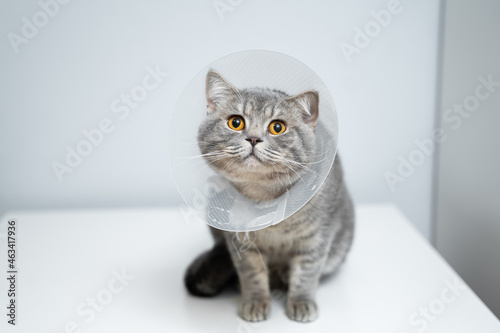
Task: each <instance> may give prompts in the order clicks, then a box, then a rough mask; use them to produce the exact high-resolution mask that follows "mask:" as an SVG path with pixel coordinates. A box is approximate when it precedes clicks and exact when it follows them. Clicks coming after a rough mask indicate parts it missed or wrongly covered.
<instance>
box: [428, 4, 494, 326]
mask: <svg viewBox="0 0 500 333" xmlns="http://www.w3.org/2000/svg"><path fill="white" fill-rule="evenodd" d="M445 13H446V17H445V29H444V31H445V35H444V52H443V55H444V60H443V88H442V107H441V110H442V115H443V116H444V115H445V114H446V113H448V117H447V118H442V120H441V126H442V127H443V128H445V129H446V130H447V133H448V139H447V140H446V141H445V142H443V144H442V145H441V146H440V154H439V161H438V165H439V169H438V180H439V181H438V196H437V199H438V205H437V233H436V236H437V237H436V245H437V248H438V250H439V251H440V252H441V254H442V255H443V256H444V257H445V258H446V260H447V261H448V262H449V263H450V264H451V265H452V266H453V268H455V270H457V272H458V273H459V274H460V275H461V276H462V277H463V278H464V280H465V281H466V282H467V283H468V284H469V285H470V286H471V287H472V288H473V289H474V291H475V292H476V293H477V294H478V295H479V297H481V299H482V300H483V301H484V302H485V303H486V305H488V306H489V307H490V308H491V310H492V311H493V312H495V314H496V315H497V316H498V317H500V288H499V287H498V283H499V281H500V256H499V254H500V243H499V239H500V206H499V203H500V176H499V170H500V149H499V145H500V131H499V129H498V126H499V125H500V86H499V82H500V66H499V60H500V38H499V36H500V20H499V18H500V2H498V1H479V2H472V1H466V0H459V1H457V0H453V1H447V2H446V10H445ZM464 23H467V24H464ZM490 75H491V78H492V80H493V81H494V82H496V85H497V86H496V87H495V86H493V87H491V86H490V87H488V86H485V85H484V84H482V82H481V81H480V80H478V77H481V76H482V77H483V78H485V79H486V80H487V81H488V77H489V76H490ZM478 86H482V88H479V89H478V90H476V89H477V87H478ZM488 89H493V91H491V90H488ZM476 96H479V97H480V98H481V99H482V100H481V99H479V98H477V97H476ZM474 98H476V100H477V101H478V105H477V107H476V108H473V107H471V106H474V104H473V101H474ZM453 104H457V105H464V106H463V107H462V110H463V111H462V112H464V113H463V115H461V114H460V113H459V112H452V113H449V112H448V111H447V110H449V109H453ZM466 106H467V107H466ZM467 109H472V110H473V111H468V110H467ZM451 117H453V118H451ZM457 117H458V118H459V119H461V120H457ZM446 119H448V120H449V121H447V120H446ZM450 119H452V120H451V121H450Z"/></svg>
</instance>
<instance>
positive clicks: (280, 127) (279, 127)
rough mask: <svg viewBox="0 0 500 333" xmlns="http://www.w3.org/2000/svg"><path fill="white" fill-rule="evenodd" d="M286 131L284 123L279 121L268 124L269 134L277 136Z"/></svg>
mask: <svg viewBox="0 0 500 333" xmlns="http://www.w3.org/2000/svg"><path fill="white" fill-rule="evenodd" d="M285 130H286V126H285V123H283V122H282V121H281V120H275V121H273V122H271V123H270V124H269V132H271V134H273V135H278V134H281V133H283V132H284V131H285Z"/></svg>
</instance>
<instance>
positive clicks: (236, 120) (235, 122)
mask: <svg viewBox="0 0 500 333" xmlns="http://www.w3.org/2000/svg"><path fill="white" fill-rule="evenodd" d="M227 125H228V126H229V127H230V128H231V129H233V130H235V131H241V130H242V129H243V127H245V121H244V120H243V118H242V117H240V116H232V117H231V118H229V120H228V122H227Z"/></svg>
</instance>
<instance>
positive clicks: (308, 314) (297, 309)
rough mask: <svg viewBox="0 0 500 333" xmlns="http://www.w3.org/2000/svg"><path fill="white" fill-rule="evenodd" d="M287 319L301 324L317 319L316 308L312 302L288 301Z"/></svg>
mask: <svg viewBox="0 0 500 333" xmlns="http://www.w3.org/2000/svg"><path fill="white" fill-rule="evenodd" d="M286 315H287V316H288V318H290V319H292V320H296V321H301V322H304V323H305V322H308V321H313V320H315V319H316V318H318V307H317V306H316V302H314V301H313V300H307V299H306V300H290V299H289V300H288V301H287V304H286Z"/></svg>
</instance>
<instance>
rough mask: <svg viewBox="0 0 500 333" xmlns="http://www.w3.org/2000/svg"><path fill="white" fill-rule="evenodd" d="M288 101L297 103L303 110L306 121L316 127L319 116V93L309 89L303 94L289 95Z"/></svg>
mask: <svg viewBox="0 0 500 333" xmlns="http://www.w3.org/2000/svg"><path fill="white" fill-rule="evenodd" d="M287 100H288V101H291V102H295V103H297V106H298V107H299V109H300V110H301V111H302V117H303V119H304V122H305V123H306V124H308V125H309V126H311V127H312V128H314V127H315V126H316V122H317V121H318V116H319V95H318V93H317V92H316V91H313V90H309V91H306V92H303V93H301V94H298V95H295V96H292V97H288V98H287Z"/></svg>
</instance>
